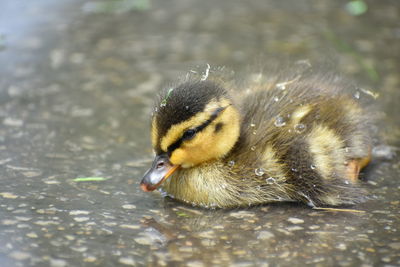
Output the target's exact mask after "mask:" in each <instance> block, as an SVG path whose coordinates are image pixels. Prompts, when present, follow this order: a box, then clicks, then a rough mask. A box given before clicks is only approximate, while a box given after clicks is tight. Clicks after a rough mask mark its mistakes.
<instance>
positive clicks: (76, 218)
mask: <svg viewBox="0 0 400 267" xmlns="http://www.w3.org/2000/svg"><path fill="white" fill-rule="evenodd" d="M74 220H75V221H76V222H86V221H89V220H90V218H89V217H75V218H74Z"/></svg>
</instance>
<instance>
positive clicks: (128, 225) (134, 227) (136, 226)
mask: <svg viewBox="0 0 400 267" xmlns="http://www.w3.org/2000/svg"><path fill="white" fill-rule="evenodd" d="M119 227H121V228H126V229H134V230H137V229H140V225H137V224H121V225H120V226H119Z"/></svg>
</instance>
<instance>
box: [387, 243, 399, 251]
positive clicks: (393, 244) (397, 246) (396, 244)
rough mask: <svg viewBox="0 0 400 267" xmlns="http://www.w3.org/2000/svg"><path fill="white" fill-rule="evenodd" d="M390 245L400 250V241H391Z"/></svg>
mask: <svg viewBox="0 0 400 267" xmlns="http://www.w3.org/2000/svg"><path fill="white" fill-rule="evenodd" d="M389 247H391V248H392V249H396V250H400V242H395V243H390V244H389Z"/></svg>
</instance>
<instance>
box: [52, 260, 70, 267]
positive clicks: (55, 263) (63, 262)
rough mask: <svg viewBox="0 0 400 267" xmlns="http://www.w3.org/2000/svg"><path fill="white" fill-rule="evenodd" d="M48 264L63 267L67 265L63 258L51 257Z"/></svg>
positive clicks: (53, 266)
mask: <svg viewBox="0 0 400 267" xmlns="http://www.w3.org/2000/svg"><path fill="white" fill-rule="evenodd" d="M50 266H51V267H65V266H67V262H66V261H65V260H63V259H51V260H50Z"/></svg>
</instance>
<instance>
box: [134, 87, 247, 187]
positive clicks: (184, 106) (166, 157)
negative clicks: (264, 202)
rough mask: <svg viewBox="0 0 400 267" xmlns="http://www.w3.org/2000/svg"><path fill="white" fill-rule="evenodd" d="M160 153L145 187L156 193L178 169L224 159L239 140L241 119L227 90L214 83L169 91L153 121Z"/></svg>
mask: <svg viewBox="0 0 400 267" xmlns="http://www.w3.org/2000/svg"><path fill="white" fill-rule="evenodd" d="M151 127H152V129H151V137H152V145H153V149H154V151H155V153H156V157H155V160H154V162H153V164H152V167H151V168H150V169H149V170H148V171H147V172H146V173H145V175H144V177H143V179H142V182H141V188H142V189H143V190H144V191H153V190H154V189H156V188H157V187H158V186H159V185H160V184H161V183H162V182H163V181H164V180H165V179H167V178H168V177H169V176H170V175H171V174H172V173H173V172H174V171H175V170H177V169H178V168H192V167H195V166H196V165H199V164H202V163H205V162H209V161H213V160H217V159H220V158H222V157H224V156H225V155H226V154H227V153H228V152H229V151H230V150H231V149H232V148H233V146H234V145H235V143H236V141H237V140H238V138H239V132H240V117H239V113H238V111H237V109H236V108H235V107H234V105H233V103H232V100H231V98H230V97H229V95H228V93H227V91H226V90H225V89H224V88H223V87H221V86H219V85H218V84H216V83H214V82H211V81H195V82H185V83H183V84H181V85H179V86H177V87H175V88H170V89H167V90H165V91H164V92H163V93H162V94H161V97H160V100H159V101H158V103H157V105H156V108H155V112H154V114H153V118H152V126H151Z"/></svg>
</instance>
